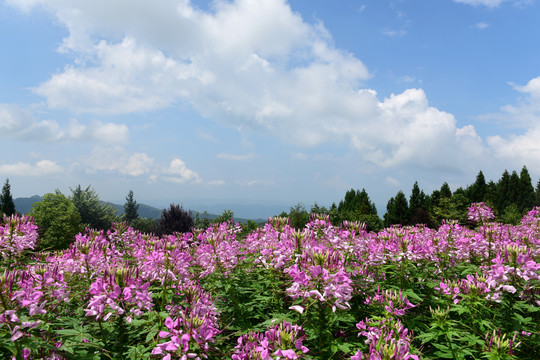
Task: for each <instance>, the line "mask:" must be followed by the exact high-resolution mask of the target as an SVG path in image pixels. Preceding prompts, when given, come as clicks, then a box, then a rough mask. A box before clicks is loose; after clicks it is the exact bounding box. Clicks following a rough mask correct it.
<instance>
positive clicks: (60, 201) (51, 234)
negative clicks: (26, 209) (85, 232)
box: [29, 190, 82, 250]
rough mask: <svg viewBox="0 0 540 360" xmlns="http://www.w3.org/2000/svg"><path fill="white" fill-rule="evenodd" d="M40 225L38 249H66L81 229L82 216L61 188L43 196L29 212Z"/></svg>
mask: <svg viewBox="0 0 540 360" xmlns="http://www.w3.org/2000/svg"><path fill="white" fill-rule="evenodd" d="M29 215H30V216H32V217H33V218H34V221H35V222H36V225H37V226H38V229H39V230H38V232H39V237H40V240H39V241H38V249H39V250H45V249H53V250H57V249H65V248H67V247H68V246H69V244H70V242H72V241H73V239H74V238H75V235H77V233H79V232H80V231H81V230H82V229H81V216H80V215H79V212H78V211H77V208H76V207H75V205H74V204H73V203H72V202H71V201H70V200H69V199H68V198H67V197H66V196H65V195H64V194H62V193H61V192H60V191H59V190H56V192H55V193H54V194H52V193H49V194H45V195H44V196H43V200H41V201H40V202H37V203H34V205H32V209H31V210H30V213H29Z"/></svg>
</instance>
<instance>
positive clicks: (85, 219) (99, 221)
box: [69, 185, 117, 230]
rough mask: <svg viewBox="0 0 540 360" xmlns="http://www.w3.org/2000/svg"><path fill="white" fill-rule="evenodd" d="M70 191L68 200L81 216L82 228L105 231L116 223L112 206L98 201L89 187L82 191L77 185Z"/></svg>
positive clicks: (97, 196) (97, 197)
mask: <svg viewBox="0 0 540 360" xmlns="http://www.w3.org/2000/svg"><path fill="white" fill-rule="evenodd" d="M70 190H71V196H70V198H69V199H70V200H71V201H72V202H73V204H74V205H75V207H76V208H77V211H78V212H79V214H80V215H81V221H82V225H83V227H88V228H92V229H99V230H107V229H109V228H110V227H111V225H112V223H113V222H114V221H116V219H117V217H116V210H115V209H114V208H113V207H112V205H110V204H107V203H104V202H102V201H100V200H99V195H98V194H97V193H96V191H95V190H94V189H92V188H91V187H90V186H88V187H87V188H86V189H84V190H83V189H82V188H81V185H78V186H77V187H76V188H75V190H74V189H71V188H70Z"/></svg>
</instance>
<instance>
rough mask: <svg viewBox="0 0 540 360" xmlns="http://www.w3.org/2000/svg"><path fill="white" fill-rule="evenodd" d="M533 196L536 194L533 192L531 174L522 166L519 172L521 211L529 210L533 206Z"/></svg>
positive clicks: (519, 203) (519, 206)
mask: <svg viewBox="0 0 540 360" xmlns="http://www.w3.org/2000/svg"><path fill="white" fill-rule="evenodd" d="M535 198H536V194H535V192H534V187H533V184H532V180H531V176H530V175H529V170H527V167H526V166H523V169H521V173H520V174H519V198H518V209H519V211H520V212H521V213H523V212H524V211H528V210H531V209H532V207H533V206H534V202H535V200H536V199H535Z"/></svg>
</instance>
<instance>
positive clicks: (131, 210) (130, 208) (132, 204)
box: [124, 190, 139, 224]
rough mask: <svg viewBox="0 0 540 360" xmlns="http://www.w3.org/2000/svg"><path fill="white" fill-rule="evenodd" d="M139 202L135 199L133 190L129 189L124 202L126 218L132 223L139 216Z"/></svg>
mask: <svg viewBox="0 0 540 360" xmlns="http://www.w3.org/2000/svg"><path fill="white" fill-rule="evenodd" d="M138 211H139V204H137V202H136V201H135V200H134V199H133V190H129V193H128V196H127V197H126V202H125V204H124V219H125V220H126V221H127V222H128V223H129V224H131V223H132V222H133V221H134V220H136V219H137V218H138V217H139V214H138Z"/></svg>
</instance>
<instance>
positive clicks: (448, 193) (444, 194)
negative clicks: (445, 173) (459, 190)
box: [441, 181, 452, 199]
mask: <svg viewBox="0 0 540 360" xmlns="http://www.w3.org/2000/svg"><path fill="white" fill-rule="evenodd" d="M451 197H452V190H450V186H449V185H448V183H447V182H446V181H445V182H444V183H443V184H442V186H441V198H449V199H450V198H451Z"/></svg>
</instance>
